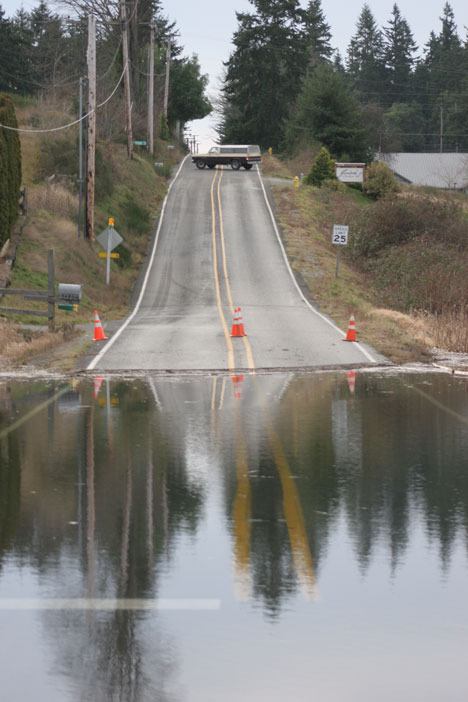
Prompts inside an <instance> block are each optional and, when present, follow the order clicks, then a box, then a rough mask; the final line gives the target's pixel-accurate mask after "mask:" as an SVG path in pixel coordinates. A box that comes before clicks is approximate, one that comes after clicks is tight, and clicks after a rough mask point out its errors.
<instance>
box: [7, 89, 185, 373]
mask: <svg viewBox="0 0 468 702" xmlns="http://www.w3.org/2000/svg"><path fill="white" fill-rule="evenodd" d="M36 110H37V111H38V112H41V114H43V111H42V110H43V108H42V107H41V106H40V105H38V104H36V102H35V101H34V100H32V101H31V102H30V103H28V105H27V106H26V107H23V108H18V110H17V113H18V118H19V120H20V121H23V120H24V119H31V116H32V115H33V114H34V112H35V111H36ZM24 112H26V113H27V115H28V117H26V116H25V115H24ZM66 117H67V115H66V114H63V115H62V118H63V119H66ZM75 142H76V134H74V133H72V132H70V133H68V134H66V135H61V136H58V137H55V138H54V139H52V140H51V139H50V138H47V139H41V138H37V137H36V136H30V135H23V137H22V153H23V163H24V165H25V168H24V175H23V183H24V185H25V187H26V192H27V203H28V213H27V216H26V217H25V218H23V217H22V218H20V220H19V224H21V231H20V230H19V228H17V231H16V237H15V236H14V237H13V238H14V239H15V238H16V239H17V243H18V246H17V249H16V260H15V265H14V267H13V269H12V271H11V285H12V286H13V287H19V288H27V289H36V290H46V289H47V252H48V250H49V249H53V250H54V252H55V268H56V279H57V281H58V282H68V283H79V284H81V285H82V286H83V300H82V303H81V305H80V306H79V309H78V311H76V312H72V313H68V312H64V311H57V318H56V321H57V329H58V331H57V334H56V335H53V334H48V333H46V332H44V333H40V332H39V331H37V332H34V331H31V325H36V326H37V324H38V322H39V323H40V324H43V323H44V322H43V321H42V322H41V321H40V318H37V317H32V316H30V317H27V316H26V315H21V316H20V315H18V316H12V315H9V316H8V319H6V318H5V320H4V321H3V323H2V326H1V327H0V357H3V358H5V359H6V360H8V362H9V363H12V362H13V361H14V360H15V361H16V362H23V361H24V360H25V359H26V358H27V357H28V355H29V353H33V354H36V353H39V352H42V351H45V350H46V349H47V348H48V347H53V346H57V345H58V344H59V343H61V342H62V341H63V340H69V339H70V338H71V337H72V336H73V327H74V325H75V324H80V323H90V322H92V319H93V310H94V309H98V311H99V313H100V315H101V317H102V319H103V320H104V321H108V320H111V319H118V318H121V317H123V316H125V314H126V313H127V311H128V306H129V304H130V299H131V295H132V291H133V289H134V286H135V283H136V280H137V277H138V275H139V273H140V271H141V266H142V264H143V262H144V260H145V256H146V254H147V251H148V247H149V245H150V241H151V235H152V233H153V231H154V227H155V221H156V218H157V215H158V212H159V209H160V206H161V203H162V200H163V199H164V196H165V194H166V191H167V184H168V176H169V175H170V173H171V170H172V168H173V167H174V166H175V164H176V163H177V162H178V161H180V159H181V157H182V151H181V149H180V147H179V146H178V145H174V144H173V143H172V142H171V143H169V142H164V141H162V140H158V141H157V143H156V153H155V156H154V159H155V160H156V161H158V162H160V163H164V171H163V173H161V174H159V173H158V172H157V170H156V169H155V168H154V163H153V160H152V159H150V158H149V157H148V155H147V154H146V153H145V152H144V151H143V150H141V151H140V152H139V153H135V155H134V158H133V159H132V160H131V161H129V160H128V159H127V153H126V147H125V145H124V144H119V143H112V142H107V143H106V142H100V143H99V144H98V148H97V154H98V157H97V179H96V210H95V217H96V232H97V233H99V232H100V231H101V230H103V229H104V228H105V227H106V226H107V220H108V218H109V217H114V219H115V227H116V229H117V231H118V232H119V233H120V234H121V235H122V237H123V238H124V242H123V244H121V245H120V246H119V247H118V248H117V249H116V252H117V253H119V256H120V258H119V260H118V261H113V262H112V264H111V284H110V285H109V286H107V285H106V284H105V260H104V259H101V258H99V255H98V254H99V251H101V250H102V249H101V247H100V246H99V244H98V243H97V242H88V241H86V240H84V239H83V238H82V236H81V238H79V237H78V194H77V191H76V177H77V173H76V170H77V164H76V150H75ZM168 146H173V147H174V148H168ZM3 304H6V305H7V306H9V307H23V308H24V307H26V308H28V309H42V310H44V305H42V306H41V305H39V304H36V303H34V302H33V301H27V304H26V305H25V301H24V300H22V299H21V298H14V297H7V298H5V299H4V301H3ZM0 312H1V304H0ZM25 323H26V324H27V325H28V327H27V331H26V332H25V331H24V329H23V327H22V326H21V324H25ZM88 336H89V335H88Z"/></svg>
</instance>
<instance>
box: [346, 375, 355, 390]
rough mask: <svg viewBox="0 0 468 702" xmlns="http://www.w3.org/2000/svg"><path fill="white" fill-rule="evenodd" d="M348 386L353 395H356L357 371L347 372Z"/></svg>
mask: <svg viewBox="0 0 468 702" xmlns="http://www.w3.org/2000/svg"><path fill="white" fill-rule="evenodd" d="M346 375H347V378H348V387H349V392H350V393H351V395H354V393H355V390H356V371H349V372H348V373H347V374H346Z"/></svg>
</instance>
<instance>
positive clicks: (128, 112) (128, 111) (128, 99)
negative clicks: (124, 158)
mask: <svg viewBox="0 0 468 702" xmlns="http://www.w3.org/2000/svg"><path fill="white" fill-rule="evenodd" d="M120 21H121V23H122V53H123V62H124V92H125V116H126V122H127V154H128V158H133V130H132V94H131V88H130V65H129V63H130V60H129V55H128V23H127V6H126V4H125V0H120Z"/></svg>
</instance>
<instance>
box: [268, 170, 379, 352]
mask: <svg viewBox="0 0 468 702" xmlns="http://www.w3.org/2000/svg"><path fill="white" fill-rule="evenodd" d="M257 173H258V178H259V180H260V185H261V186H262V191H263V197H264V198H265V202H266V206H267V209H268V212H269V213H270V217H271V221H272V223H273V229H274V230H275V234H276V238H277V239H278V244H279V246H280V249H281V253H282V254H283V258H284V261H285V263H286V267H287V269H288V271H289V274H290V276H291V278H292V280H293V283H294V285H295V287H296V290H297V292H298V293H299V295H300V297H301V298H302V300H303V301H304V302H305V303H306V305H307V307H308V308H309V309H310V310H311V311H312V312H313V313H314V314H316V315H317V316H318V317H320V318H321V319H323V321H324V322H326V323H327V324H329V325H330V326H331V327H332V328H333V329H334V330H335V331H337V332H338V334H340V336H342V337H343V339H344V338H345V337H346V334H345V333H344V331H343V330H342V329H340V328H339V327H337V326H336V324H334V323H333V322H332V321H331V320H330V319H328V317H325V315H323V314H322V313H321V312H319V311H318V310H317V309H315V307H314V306H313V305H311V304H310V302H309V300H308V299H307V298H306V296H305V295H304V293H303V292H302V290H301V288H300V287H299V283H298V282H297V280H296V276H295V275H294V273H293V270H292V268H291V264H290V263H289V259H288V256H287V254H286V250H285V248H284V244H283V242H282V240H281V236H280V233H279V229H278V225H277V224H276V219H275V215H274V214H273V210H272V209H271V205H270V203H269V201H268V196H267V194H266V190H265V186H264V184H263V179H262V174H261V172H260V168H259V167H258V166H257ZM355 346H357V348H358V349H359V350H360V351H361V353H362V354H363V355H364V356H365V357H366V358H367V359H368V360H369V361H370V362H371V363H378V361H377V360H376V359H375V358H374V357H373V356H372V355H371V354H370V353H369V352H368V351H367V349H365V348H363V347H362V346H361V344H359V343H355Z"/></svg>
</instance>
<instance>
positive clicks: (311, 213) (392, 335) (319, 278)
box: [264, 155, 468, 362]
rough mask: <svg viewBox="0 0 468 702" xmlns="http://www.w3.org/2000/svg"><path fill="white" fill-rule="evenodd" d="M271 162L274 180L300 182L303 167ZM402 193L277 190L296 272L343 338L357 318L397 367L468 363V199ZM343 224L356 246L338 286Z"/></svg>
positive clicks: (328, 186) (331, 186) (346, 253)
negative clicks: (459, 359)
mask: <svg viewBox="0 0 468 702" xmlns="http://www.w3.org/2000/svg"><path fill="white" fill-rule="evenodd" d="M264 162H265V166H266V172H267V173H268V174H270V175H272V176H276V177H278V176H280V174H281V175H283V174H284V172H285V170H287V171H288V175H289V178H292V177H293V175H295V174H296V173H297V170H296V171H295V170H293V169H294V168H295V166H296V163H295V162H294V161H287V160H284V161H280V160H279V159H278V158H276V157H274V156H269V155H266V156H265V157H264ZM309 168H310V170H314V167H313V164H312V163H309ZM385 182H386V183H387V187H388V186H389V182H388V181H387V180H386V181H385ZM394 185H395V183H393V184H392V185H391V187H390V188H389V192H384V193H382V196H381V197H378V198H377V199H376V198H375V193H374V191H373V194H372V195H366V194H365V192H362V191H361V190H359V189H355V188H352V187H349V186H346V185H344V184H342V183H339V182H338V181H336V180H330V179H327V180H326V181H324V182H323V183H322V185H321V186H320V187H317V186H314V185H308V184H307V183H305V182H303V183H302V185H301V187H300V188H299V189H297V190H296V189H294V188H293V187H291V186H288V187H282V186H279V185H273V186H272V190H273V195H274V199H275V204H276V214H277V217H278V220H279V222H280V225H281V228H282V232H283V235H284V239H285V244H286V248H287V252H288V255H289V257H290V260H291V263H292V266H293V269H294V270H295V272H296V274H297V275H298V277H299V279H300V280H301V281H302V282H303V284H305V286H306V288H307V290H308V292H309V295H310V297H311V299H312V300H313V301H314V302H315V303H316V304H317V305H318V306H319V308H320V309H321V310H322V311H324V312H326V313H327V314H329V315H330V316H331V317H332V318H333V319H335V320H336V321H337V322H338V323H339V324H340V326H341V327H342V328H346V326H347V323H348V320H349V316H350V314H352V313H354V314H355V316H356V318H357V324H358V331H359V334H360V338H361V339H362V340H364V341H367V342H368V343H370V344H372V345H373V346H375V347H376V348H377V349H378V350H380V351H381V352H382V353H383V354H385V355H386V356H388V357H389V358H391V359H392V360H394V361H397V362H406V361H411V360H429V359H430V358H431V350H432V349H433V348H435V347H438V348H442V349H445V350H448V351H455V352H465V353H466V352H468V280H467V276H466V270H467V269H468V198H466V196H464V195H461V194H458V193H444V192H440V191H436V190H433V191H429V190H425V189H420V188H411V187H398V188H394ZM343 223H346V224H349V226H350V244H349V246H348V247H346V248H345V247H343V250H341V252H340V253H341V257H342V258H341V266H340V274H339V277H338V278H336V277H335V272H336V253H337V251H336V247H334V246H333V245H332V243H331V232H332V227H333V225H334V224H343Z"/></svg>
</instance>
